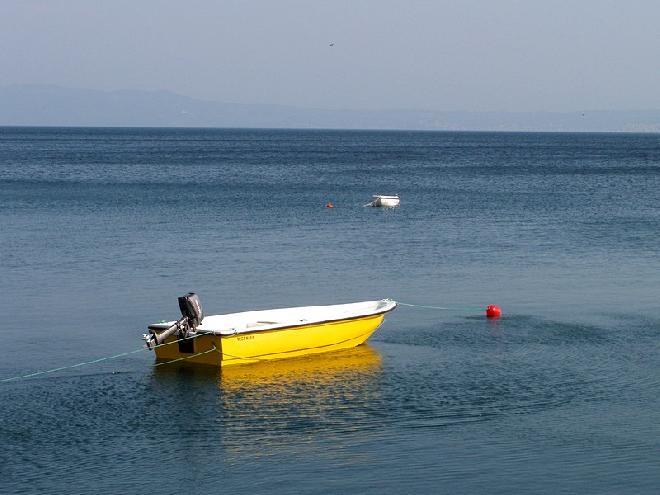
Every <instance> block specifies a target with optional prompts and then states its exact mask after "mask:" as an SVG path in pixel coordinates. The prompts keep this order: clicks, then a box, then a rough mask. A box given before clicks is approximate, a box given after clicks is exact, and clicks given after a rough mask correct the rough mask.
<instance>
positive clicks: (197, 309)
mask: <svg viewBox="0 0 660 495" xmlns="http://www.w3.org/2000/svg"><path fill="white" fill-rule="evenodd" d="M179 309H180V310H181V316H183V317H184V318H188V325H189V326H190V329H191V330H195V328H197V327H198V326H199V324H200V323H202V320H203V319H204V313H203V312H202V305H201V304H200V302H199V297H197V294H195V293H194V292H188V294H186V295H185V296H181V297H179Z"/></svg>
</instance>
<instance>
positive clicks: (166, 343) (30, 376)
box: [0, 333, 215, 383]
mask: <svg viewBox="0 0 660 495" xmlns="http://www.w3.org/2000/svg"><path fill="white" fill-rule="evenodd" d="M200 335H204V334H201V333H198V334H196V335H192V336H190V337H184V338H181V339H177V340H173V341H172V342H165V343H163V344H158V345H155V346H152V347H151V349H155V348H156V347H163V346H166V345H171V344H176V343H177V342H181V341H183V340H192V339H196V338H197V337H199V336H200ZM151 349H149V348H148V347H147V346H142V347H140V348H139V349H134V350H132V351H127V352H122V353H120V354H115V355H114V356H104V357H100V358H98V359H93V360H91V361H83V362H81V363H77V364H72V365H69V366H60V367H59V368H53V369H50V370H44V371H36V372H34V373H28V374H27V375H16V376H12V377H10V378H4V379H2V380H0V383H2V382H11V381H14V380H22V379H26V378H32V377H35V376H39V375H46V374H49V373H56V372H58V371H62V370H68V369H72V368H79V367H81V366H86V365H88V364H96V363H100V362H102V361H109V360H110V359H117V358H120V357H123V356H128V355H130V354H136V353H138V352H142V351H147V350H151ZM214 349H215V347H214V348H213V349H211V350H214ZM207 352H209V351H205V352H204V353H203V354H206V353H207ZM190 357H194V356H189V357H187V358H181V359H189V358H190ZM181 359H176V360H175V361H180V360H181ZM169 362H174V361H168V362H166V363H159V364H157V365H156V366H159V365H160V364H168V363H169Z"/></svg>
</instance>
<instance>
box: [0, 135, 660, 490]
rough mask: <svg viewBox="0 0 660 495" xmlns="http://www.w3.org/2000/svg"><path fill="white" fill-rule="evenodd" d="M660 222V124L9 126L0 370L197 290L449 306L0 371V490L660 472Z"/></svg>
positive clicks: (214, 303) (636, 481)
mask: <svg viewBox="0 0 660 495" xmlns="http://www.w3.org/2000/svg"><path fill="white" fill-rule="evenodd" d="M375 193H381V194H392V193H398V194H399V195H400V196H401V198H402V202H401V207H400V208H398V209H396V210H383V209H377V208H363V207H362V205H363V204H365V203H366V202H368V201H369V199H370V196H371V195H372V194H375ZM329 200H330V201H333V202H334V204H335V208H334V209H331V210H330V209H325V208H324V207H323V206H324V205H325V203H326V202H327V201H329ZM659 246H660V136H658V135H608V134H598V135H589V134H579V135H577V134H489V133H483V134H482V133H422V132H340V131H268V130H180V129H179V130H177V129H167V130H163V129H158V130H156V129H56V128H51V129H37V128H0V294H2V297H0V314H2V315H3V317H2V324H0V327H1V328H2V337H3V339H4V349H5V352H3V353H2V358H1V359H0V379H3V378H8V377H12V376H15V375H24V374H27V373H30V372H34V371H39V370H45V369H50V368H55V367H59V366H64V365H70V364H75V363H79V362H81V361H88V360H91V359H95V358H98V357H102V356H108V355H114V354H117V353H120V352H123V351H129V350H133V349H136V348H139V347H140V345H141V342H140V335H141V334H142V332H143V331H144V329H145V326H146V325H147V324H148V323H150V322H153V321H157V320H160V319H163V318H176V317H177V315H178V308H177V302H176V297H177V296H178V295H181V294H183V293H185V292H187V291H189V290H194V291H196V292H198V293H199V294H200V297H201V300H202V304H203V306H204V309H205V311H206V312H207V314H212V313H220V312H233V311H240V310H246V309H257V308H271V307H279V306H295V305H307V304H322V303H342V302H350V301H355V300H364V299H372V298H382V297H391V298H394V299H397V300H399V301H402V302H406V303H412V304H421V305H436V306H444V307H448V308H450V310H432V309H422V308H411V307H400V308H399V309H398V310H397V311H396V312H394V313H392V314H391V315H390V316H389V317H388V318H387V320H386V322H385V324H384V325H383V326H382V327H381V329H380V330H379V331H378V332H377V333H376V334H375V335H374V336H373V337H372V339H370V342H369V344H368V345H367V346H362V347H359V348H356V349H353V350H350V351H342V352H339V353H334V354H328V355H325V356H320V357H316V358H306V359H297V360H289V361H282V362H279V363H271V364H260V365H255V366H247V367H241V368H238V369H233V370H232V369H227V370H224V371H222V372H218V371H216V370H205V369H194V368H193V369H191V368H189V367H180V366H179V367H177V366H175V365H169V366H161V367H158V368H154V367H153V356H152V355H150V354H149V353H147V352H139V353H135V354H131V355H128V356H125V357H122V358H120V359H115V360H112V361H103V362H99V363H97V364H95V365H91V366H81V367H78V368H73V369H67V370H62V371H60V372H55V373H49V374H46V375H39V376H35V377H34V378H31V379H26V380H19V381H11V382H2V383H0V404H1V406H0V445H1V446H2V448H1V449H0V492H2V493H35V492H40V493H58V494H59V493H62V494H72V493H158V494H167V493H172V494H175V493H177V494H178V493H220V492H225V491H234V492H239V493H256V492H261V493H265V492H267V493H270V494H273V493H275V494H276V493H292V492H304V493H329V492H342V493H344V492H347V493H379V494H380V493H411V492H421V493H452V494H453V493H502V494H509V493H548V494H555V493H583V494H587V493H593V494H609V493H611V494H620V493H631V494H632V493H634V494H656V493H658V492H660V455H659V454H660V398H659V397H660V393H659V392H660V368H659V365H660V354H659V351H660V346H659V345H658V342H659V340H658V339H659V336H660V316H659V310H660V248H659ZM490 303H497V304H499V305H501V306H502V308H503V310H504V313H505V315H504V317H503V318H502V319H501V320H499V321H497V322H489V321H487V320H486V319H485V318H483V317H482V316H481V314H480V312H479V311H478V310H475V309H473V308H482V307H485V305H487V304H490Z"/></svg>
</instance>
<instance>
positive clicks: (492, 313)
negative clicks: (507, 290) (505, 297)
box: [486, 304, 502, 318]
mask: <svg viewBox="0 0 660 495" xmlns="http://www.w3.org/2000/svg"><path fill="white" fill-rule="evenodd" d="M500 316H502V309H501V308H500V307H499V306H497V305H496V304H491V305H490V306H488V307H487V308H486V317H488V318H499V317H500Z"/></svg>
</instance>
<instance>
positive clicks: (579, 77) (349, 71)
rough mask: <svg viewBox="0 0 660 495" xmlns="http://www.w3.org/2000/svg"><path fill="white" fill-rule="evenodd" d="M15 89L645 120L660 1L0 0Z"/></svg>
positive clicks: (0, 25)
mask: <svg viewBox="0 0 660 495" xmlns="http://www.w3.org/2000/svg"><path fill="white" fill-rule="evenodd" d="M331 41H332V42H334V43H335V46H332V47H330V46H329V43H330V42H331ZM25 83H31V84H35V83H36V84H57V85H62V86H73V87H84V88H92V89H104V90H113V89H148V90H151V89H166V90H170V91H174V92H177V93H181V94H184V95H188V96H193V97H197V98H205V99H211V100H216V101H225V102H241V103H278V104H287V105H297V106H303V107H319V108H336V109H349V108H351V109H366V108H373V109H387V108H410V109H433V110H512V111H526V110H548V111H571V110H595V109H650V108H655V109H658V108H660V0H648V1H644V0H617V1H609V0H571V1H568V0H567V1H561V0H557V1H552V0H547V1H536V0H527V1H523V0H518V1H517V0H492V1H488V0H482V1H476V0H454V1H444V0H436V1H414V0H405V1H404V0H401V1H389V0H350V1H344V0H334V1H314V0H300V1H293V0H268V1H257V0H253V1H250V0H243V1H238V0H236V1H222V0H217V1H211V0H185V1H184V0H180V1H166V0H98V1H95V0H0V85H8V84H25Z"/></svg>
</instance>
